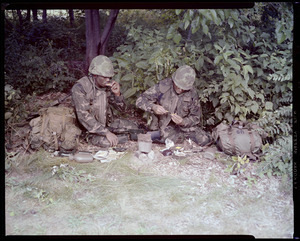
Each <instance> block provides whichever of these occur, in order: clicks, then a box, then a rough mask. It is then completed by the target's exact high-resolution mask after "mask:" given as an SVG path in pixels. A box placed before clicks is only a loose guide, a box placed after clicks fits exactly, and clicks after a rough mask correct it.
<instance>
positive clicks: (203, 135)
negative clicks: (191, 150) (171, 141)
mask: <svg viewBox="0 0 300 241" xmlns="http://www.w3.org/2000/svg"><path fill="white" fill-rule="evenodd" d="M186 138H191V140H192V141H194V142H195V143H197V144H198V145H199V146H209V145H210V144H212V142H213V139H212V137H211V135H210V134H209V133H208V132H206V131H204V130H202V129H201V128H199V129H197V130H196V131H193V132H190V133H187V134H186Z"/></svg>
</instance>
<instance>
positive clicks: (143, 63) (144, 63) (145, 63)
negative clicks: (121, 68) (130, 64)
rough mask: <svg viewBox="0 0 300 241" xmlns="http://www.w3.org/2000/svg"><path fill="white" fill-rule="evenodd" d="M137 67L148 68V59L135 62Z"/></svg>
mask: <svg viewBox="0 0 300 241" xmlns="http://www.w3.org/2000/svg"><path fill="white" fill-rule="evenodd" d="M135 66H136V67H138V68H141V69H147V68H148V63H147V62H146V61H140V62H137V63H136V64H135Z"/></svg>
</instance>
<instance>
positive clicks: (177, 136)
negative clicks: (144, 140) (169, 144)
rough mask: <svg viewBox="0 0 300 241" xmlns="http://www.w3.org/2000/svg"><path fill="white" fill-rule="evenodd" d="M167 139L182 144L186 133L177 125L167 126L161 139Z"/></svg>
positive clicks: (162, 131) (162, 132)
mask: <svg viewBox="0 0 300 241" xmlns="http://www.w3.org/2000/svg"><path fill="white" fill-rule="evenodd" d="M166 139H170V140H171V141H173V142H174V143H177V144H180V143H183V141H184V135H183V133H182V131H180V129H179V128H178V127H177V126H167V127H166V128H165V129H164V130H161V140H162V141H165V140H166Z"/></svg>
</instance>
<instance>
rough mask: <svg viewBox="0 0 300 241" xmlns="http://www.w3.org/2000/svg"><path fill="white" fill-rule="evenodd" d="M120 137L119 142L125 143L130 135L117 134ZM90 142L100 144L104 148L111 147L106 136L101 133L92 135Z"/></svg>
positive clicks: (95, 144)
mask: <svg viewBox="0 0 300 241" xmlns="http://www.w3.org/2000/svg"><path fill="white" fill-rule="evenodd" d="M117 137H118V144H124V143H126V142H127V141H129V138H128V135H117ZM89 142H90V143H91V144H92V145H94V146H99V147H103V148H108V147H111V145H110V143H109V141H108V139H107V138H106V137H105V136H99V135H90V136H89Z"/></svg>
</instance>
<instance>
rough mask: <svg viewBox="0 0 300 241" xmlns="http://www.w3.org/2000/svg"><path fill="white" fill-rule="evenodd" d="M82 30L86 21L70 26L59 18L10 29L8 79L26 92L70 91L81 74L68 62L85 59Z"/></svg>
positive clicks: (6, 44) (6, 69)
mask: <svg viewBox="0 0 300 241" xmlns="http://www.w3.org/2000/svg"><path fill="white" fill-rule="evenodd" d="M79 30H80V31H79ZM82 30H83V31H82ZM77 32H79V33H77ZM82 33H83V36H84V29H82V24H81V25H79V26H78V27H76V28H75V27H74V28H68V27H67V26H66V24H65V23H64V21H63V20H60V19H57V18H48V22H47V23H43V22H39V21H33V22H31V23H26V24H24V25H22V26H19V25H18V24H17V23H15V25H14V27H13V28H12V29H8V28H6V29H5V34H6V39H5V64H4V70H5V82H6V83H7V84H10V85H11V86H13V87H14V88H18V89H20V90H21V92H22V93H26V94H27V93H32V92H34V91H35V92H37V93H42V92H46V91H49V90H56V91H64V90H68V89H69V88H70V86H72V84H73V83H74V81H75V80H77V79H78V78H79V77H81V76H79V73H76V72H71V71H69V68H68V65H67V61H69V60H77V59H83V57H82V56H83V53H84V47H85V42H84V40H82V39H84V38H82ZM82 43H84V45H83V44H82ZM82 50H83V53H82V52H81V51H82Z"/></svg>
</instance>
